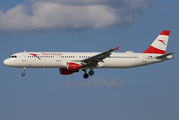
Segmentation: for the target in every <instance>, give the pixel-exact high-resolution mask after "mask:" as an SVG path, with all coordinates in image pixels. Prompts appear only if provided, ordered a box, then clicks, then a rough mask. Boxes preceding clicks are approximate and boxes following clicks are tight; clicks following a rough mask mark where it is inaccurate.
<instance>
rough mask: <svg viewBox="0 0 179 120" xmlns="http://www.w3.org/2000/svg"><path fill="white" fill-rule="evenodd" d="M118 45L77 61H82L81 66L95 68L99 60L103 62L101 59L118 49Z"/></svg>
mask: <svg viewBox="0 0 179 120" xmlns="http://www.w3.org/2000/svg"><path fill="white" fill-rule="evenodd" d="M118 49H119V47H117V48H114V49H110V50H108V51H105V52H102V53H100V54H97V55H94V56H92V57H89V58H87V59H83V60H81V61H79V62H81V63H82V66H83V68H96V67H97V66H98V63H99V62H103V60H104V59H105V58H107V57H109V56H110V55H111V52H113V51H115V50H118Z"/></svg>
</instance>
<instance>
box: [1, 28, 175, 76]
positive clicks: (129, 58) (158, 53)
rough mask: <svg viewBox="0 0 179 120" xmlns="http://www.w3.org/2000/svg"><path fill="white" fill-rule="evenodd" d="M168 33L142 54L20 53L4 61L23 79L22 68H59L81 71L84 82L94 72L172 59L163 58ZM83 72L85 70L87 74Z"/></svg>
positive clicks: (109, 52)
mask: <svg viewBox="0 0 179 120" xmlns="http://www.w3.org/2000/svg"><path fill="white" fill-rule="evenodd" d="M169 34H170V31H169V30H164V31H162V32H161V33H160V35H158V37H157V38H156V39H155V40H154V42H153V43H152V44H151V45H150V46H149V48H148V49H147V50H146V51H144V52H142V53H134V52H132V51H126V52H124V53H121V52H114V51H115V50H118V49H119V47H116V48H113V49H109V50H107V51H105V52H101V53H99V52H26V51H24V52H20V53H15V54H13V55H11V56H10V58H7V59H6V60H4V62H3V63H4V64H5V65H7V66H10V67H17V68H22V69H23V73H22V74H21V75H22V76H25V69H26V68H59V71H60V74H61V75H70V74H73V73H76V72H79V70H82V71H84V75H83V77H84V78H85V79H86V78H88V77H89V76H92V75H93V74H94V71H93V70H94V69H98V68H111V69H113V68H132V67H139V66H146V65H150V64H153V63H158V62H163V61H166V60H170V59H173V58H174V57H173V56H172V54H174V52H172V53H168V54H165V51H166V48H167V43H168V39H169ZM86 70H89V72H88V73H87V72H86Z"/></svg>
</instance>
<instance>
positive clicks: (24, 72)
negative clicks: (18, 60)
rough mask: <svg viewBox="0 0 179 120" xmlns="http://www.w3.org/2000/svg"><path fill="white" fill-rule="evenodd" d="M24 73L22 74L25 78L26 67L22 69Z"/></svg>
mask: <svg viewBox="0 0 179 120" xmlns="http://www.w3.org/2000/svg"><path fill="white" fill-rule="evenodd" d="M22 70H23V73H22V74H21V75H22V76H23V77H24V76H25V67H23V68H22Z"/></svg>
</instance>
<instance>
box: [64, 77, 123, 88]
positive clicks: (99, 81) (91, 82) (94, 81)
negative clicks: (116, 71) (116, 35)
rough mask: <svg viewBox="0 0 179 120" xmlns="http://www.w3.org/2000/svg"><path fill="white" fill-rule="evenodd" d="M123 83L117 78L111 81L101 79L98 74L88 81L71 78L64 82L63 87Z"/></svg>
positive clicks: (109, 85)
mask: <svg viewBox="0 0 179 120" xmlns="http://www.w3.org/2000/svg"><path fill="white" fill-rule="evenodd" d="M124 84H125V83H124V81H119V80H118V79H114V80H112V81H109V80H106V79H103V78H102V77H101V76H98V77H97V78H94V79H90V80H88V81H83V82H77V81H73V80H68V81H67V83H65V84H64V87H67V88H70V87H80V88H85V87H121V86H123V85H124Z"/></svg>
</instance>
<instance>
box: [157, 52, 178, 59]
mask: <svg viewBox="0 0 179 120" xmlns="http://www.w3.org/2000/svg"><path fill="white" fill-rule="evenodd" d="M174 53H175V52H172V53H168V54H165V55H161V56H158V57H156V58H157V59H165V58H167V56H169V55H172V54H174Z"/></svg>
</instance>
